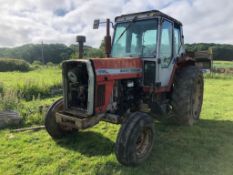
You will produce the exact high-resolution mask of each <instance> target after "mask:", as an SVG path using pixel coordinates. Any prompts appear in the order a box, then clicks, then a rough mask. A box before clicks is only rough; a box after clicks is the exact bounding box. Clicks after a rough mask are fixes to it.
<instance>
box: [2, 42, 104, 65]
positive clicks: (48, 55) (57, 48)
mask: <svg viewBox="0 0 233 175" xmlns="http://www.w3.org/2000/svg"><path fill="white" fill-rule="evenodd" d="M77 48H78V46H77V45H71V46H66V45H64V44H43V48H42V45H41V44H26V45H23V46H19V47H14V48H0V58H16V59H23V60H26V61H28V62H30V63H32V62H33V61H41V62H44V63H48V62H52V63H60V62H61V61H63V60H66V59H70V58H75V57H76V55H77V54H76V52H77V50H78V49H77ZM84 56H85V57H88V56H89V57H94V56H98V57H103V56H104V53H103V52H102V50H101V49H95V48H92V47H90V46H85V47H84Z"/></svg>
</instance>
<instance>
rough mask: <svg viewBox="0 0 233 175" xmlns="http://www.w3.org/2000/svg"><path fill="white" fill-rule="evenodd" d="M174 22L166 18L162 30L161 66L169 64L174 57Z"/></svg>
mask: <svg viewBox="0 0 233 175" xmlns="http://www.w3.org/2000/svg"><path fill="white" fill-rule="evenodd" d="M172 33H173V32H172V23H171V22H169V21H167V20H164V21H163V22H162V30H161V42H160V43H161V44H160V58H161V66H162V67H167V66H169V64H170V62H171V59H172V47H173V45H172Z"/></svg>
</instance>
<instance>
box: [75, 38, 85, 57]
mask: <svg viewBox="0 0 233 175" xmlns="http://www.w3.org/2000/svg"><path fill="white" fill-rule="evenodd" d="M76 41H77V42H78V58H79V59H81V58H83V53H84V49H83V43H85V42H86V37H85V36H81V35H78V36H77V37H76Z"/></svg>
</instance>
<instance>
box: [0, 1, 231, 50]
mask: <svg viewBox="0 0 233 175" xmlns="http://www.w3.org/2000/svg"><path fill="white" fill-rule="evenodd" d="M0 4H1V5H0V47H13V46H19V45H22V44H25V43H40V42H41V41H42V40H43V41H44V43H58V42H59V43H64V44H67V45H69V44H71V43H75V36H76V35H77V34H83V35H86V36H87V44H88V45H92V46H94V47H98V46H99V44H100V41H101V39H102V38H103V36H104V33H105V32H104V31H105V30H104V27H102V29H100V30H93V29H92V23H93V20H94V19H96V18H100V19H105V18H106V17H109V18H110V19H112V20H113V19H114V17H115V16H118V15H120V14H125V13H132V12H139V11H145V10H152V9H158V10H161V11H162V12H164V13H167V14H169V15H171V16H173V17H175V18H177V19H178V20H180V21H182V23H183V25H184V36H185V42H186V43H194V42H216V43H228V44H233V19H232V17H233V1H232V0H216V1H213V0H173V1H172V0H0Z"/></svg>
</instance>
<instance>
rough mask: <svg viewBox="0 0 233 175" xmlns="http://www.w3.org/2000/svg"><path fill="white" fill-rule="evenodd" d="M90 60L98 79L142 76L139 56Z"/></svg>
mask: <svg viewBox="0 0 233 175" xmlns="http://www.w3.org/2000/svg"><path fill="white" fill-rule="evenodd" d="M90 60H91V62H92V63H93V66H94V72H95V74H96V76H97V79H98V80H104V79H106V78H107V79H125V78H140V77H142V60H141V59H140V58H93V59H90Z"/></svg>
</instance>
